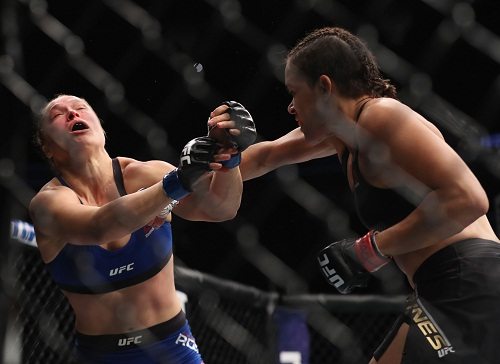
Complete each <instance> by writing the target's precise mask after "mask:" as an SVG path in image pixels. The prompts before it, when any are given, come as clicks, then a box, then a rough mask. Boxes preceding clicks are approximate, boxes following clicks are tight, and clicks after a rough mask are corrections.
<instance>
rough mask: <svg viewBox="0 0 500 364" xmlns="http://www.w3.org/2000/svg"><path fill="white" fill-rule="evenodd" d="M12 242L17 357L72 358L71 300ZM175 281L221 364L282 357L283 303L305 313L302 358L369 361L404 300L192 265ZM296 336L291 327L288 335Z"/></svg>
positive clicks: (35, 363) (33, 252)
mask: <svg viewBox="0 0 500 364" xmlns="http://www.w3.org/2000/svg"><path fill="white" fill-rule="evenodd" d="M13 244H15V247H14V255H15V259H14V260H13V263H14V266H13V267H12V268H13V272H15V274H16V275H15V279H14V280H13V285H14V291H13V292H15V295H16V296H15V302H16V305H15V311H16V314H15V325H14V326H15V327H17V328H18V334H19V339H18V340H20V345H19V348H20V353H19V356H20V363H22V364H46V363H51V364H59V363H60V364H70V363H73V362H74V359H73V356H72V354H71V353H72V342H73V334H74V329H73V323H74V317H73V314H72V311H71V308H70V306H69V304H68V303H67V301H66V299H65V298H64V296H63V295H62V293H61V291H60V290H59V288H58V287H57V286H56V285H55V284H54V283H53V282H52V280H51V278H50V276H49V275H48V273H47V271H46V268H45V266H44V264H43V263H42V261H41V259H40V256H39V253H38V250H37V249H36V248H35V247H30V246H25V245H19V243H17V242H14V243H13ZM176 285H177V288H178V289H179V290H180V292H182V293H184V294H186V295H187V300H186V302H185V309H186V312H187V315H188V319H189V320H190V325H191V328H192V331H193V334H194V336H195V337H196V340H197V342H198V347H199V350H200V352H201V353H202V355H203V357H204V361H205V362H206V363H216V364H237V363H241V364H243V363H249V364H266V363H280V361H279V356H280V353H282V351H280V342H279V341H280V339H279V337H280V335H279V331H280V330H281V329H282V328H280V326H282V325H283V321H281V322H280V321H278V320H276V314H277V313H279V312H281V311H282V310H291V312H300V313H302V315H301V317H303V318H304V323H305V325H306V326H307V333H306V336H303V337H302V339H304V338H305V339H306V341H307V346H308V350H307V354H308V355H309V357H308V358H305V357H302V359H301V361H300V362H301V363H339V364H341V363H361V362H367V361H368V360H369V358H370V357H371V354H372V352H373V350H374V349H375V348H376V346H377V345H378V344H379V342H380V340H381V339H382V337H383V335H384V333H385V332H386V330H387V329H388V328H389V327H390V325H391V324H392V322H393V321H394V319H395V317H396V316H397V314H398V313H399V312H400V308H401V307H402V305H403V302H404V299H403V298H402V297H399V296H394V297H388V296H386V297H382V296H361V297H360V296H356V295H355V296H351V297H338V296H335V295H288V296H287V295H279V294H278V293H275V292H265V291H262V290H259V289H257V288H254V287H250V286H246V285H242V284H239V283H237V282H233V281H228V280H221V279H220V278H217V277H214V276H211V275H207V274H204V273H201V272H198V271H193V270H191V269H187V268H176ZM294 330H296V328H294ZM291 337H293V334H292V333H291V332H288V333H287V335H286V337H285V338H284V340H285V341H289V340H290V338H291ZM292 349H293V348H292ZM292 349H290V348H289V349H288V352H298V351H299V349H295V351H294V350H292ZM302 355H303V354H302ZM281 362H282V363H286V362H287V361H281Z"/></svg>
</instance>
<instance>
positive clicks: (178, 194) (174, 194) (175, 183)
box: [163, 169, 191, 200]
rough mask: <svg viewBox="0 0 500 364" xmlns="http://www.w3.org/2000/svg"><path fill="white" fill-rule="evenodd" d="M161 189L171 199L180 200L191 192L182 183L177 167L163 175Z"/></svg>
mask: <svg viewBox="0 0 500 364" xmlns="http://www.w3.org/2000/svg"><path fill="white" fill-rule="evenodd" d="M163 190H164V191H165V193H166V194H167V196H168V197H170V198H171V199H172V200H180V199H182V198H184V197H186V196H187V195H189V194H190V193H191V191H188V190H186V189H185V188H184V186H183V185H182V182H181V180H180V179H179V174H178V173H177V169H174V170H173V171H171V172H170V173H168V174H166V175H165V176H164V177H163Z"/></svg>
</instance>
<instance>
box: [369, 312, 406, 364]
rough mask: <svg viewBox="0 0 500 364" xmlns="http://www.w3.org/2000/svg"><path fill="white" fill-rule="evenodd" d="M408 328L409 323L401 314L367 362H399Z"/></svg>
mask: <svg viewBox="0 0 500 364" xmlns="http://www.w3.org/2000/svg"><path fill="white" fill-rule="evenodd" d="M408 330H409V325H408V324H407V323H406V322H404V317H403V315H401V316H400V317H398V318H397V319H396V322H395V323H394V325H393V326H392V328H391V330H390V331H389V333H388V334H387V336H386V337H385V339H384V340H383V341H382V343H381V344H380V346H379V347H378V348H377V350H376V351H375V353H374V354H373V358H372V359H371V360H370V363H369V364H399V363H401V360H402V358H403V352H404V347H405V342H406V335H407V334H408Z"/></svg>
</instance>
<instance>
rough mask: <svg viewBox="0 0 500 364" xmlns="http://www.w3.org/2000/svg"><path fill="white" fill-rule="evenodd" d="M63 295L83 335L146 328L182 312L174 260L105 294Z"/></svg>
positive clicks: (77, 329) (69, 293) (77, 328)
mask: <svg viewBox="0 0 500 364" xmlns="http://www.w3.org/2000/svg"><path fill="white" fill-rule="evenodd" d="M64 293H65V295H66V297H67V298H68V300H69V302H70V304H71V306H72V308H73V311H74V312H75V316H76V322H75V328H76V331H78V332H79V333H82V334H86V335H105V334H120V333H126V332H131V331H136V330H141V329H145V328H148V327H151V326H154V325H156V324H159V323H161V322H164V321H167V320H169V319H171V318H172V317H174V316H175V315H176V314H178V313H179V311H180V310H181V305H180V302H179V299H178V298H177V294H176V290H175V284H174V273H173V257H172V258H171V259H170V261H169V262H168V264H167V265H166V266H165V267H164V268H163V269H162V270H161V271H160V272H159V273H158V274H156V275H155V276H153V277H152V278H149V279H148V280H146V281H144V282H142V283H139V284H136V285H133V286H130V287H126V288H122V289H120V290H117V291H114V292H109V293H104V294H78V293H71V292H66V291H65V292H64Z"/></svg>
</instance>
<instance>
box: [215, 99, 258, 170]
mask: <svg viewBox="0 0 500 364" xmlns="http://www.w3.org/2000/svg"><path fill="white" fill-rule="evenodd" d="M223 104H224V105H227V106H229V108H228V109H227V111H226V112H227V113H229V115H230V116H231V120H233V121H234V124H235V126H234V128H232V129H238V130H239V131H240V134H239V135H232V134H231V133H229V130H228V129H218V128H217V127H216V126H213V127H211V128H209V130H208V136H209V137H212V138H214V139H216V140H217V141H218V142H219V143H220V144H222V145H223V146H224V147H226V148H236V149H237V150H238V153H236V154H233V155H232V157H231V159H229V160H227V161H223V162H221V164H222V165H223V166H224V167H226V168H229V169H230V168H234V167H237V166H238V165H239V164H240V162H241V152H242V151H244V150H245V149H247V148H248V147H249V146H250V145H252V144H253V143H254V142H255V139H256V138H257V131H256V129H255V123H254V122H253V118H252V115H250V113H249V112H248V110H247V109H245V107H244V106H243V105H241V104H240V103H239V102H236V101H224V102H223Z"/></svg>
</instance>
